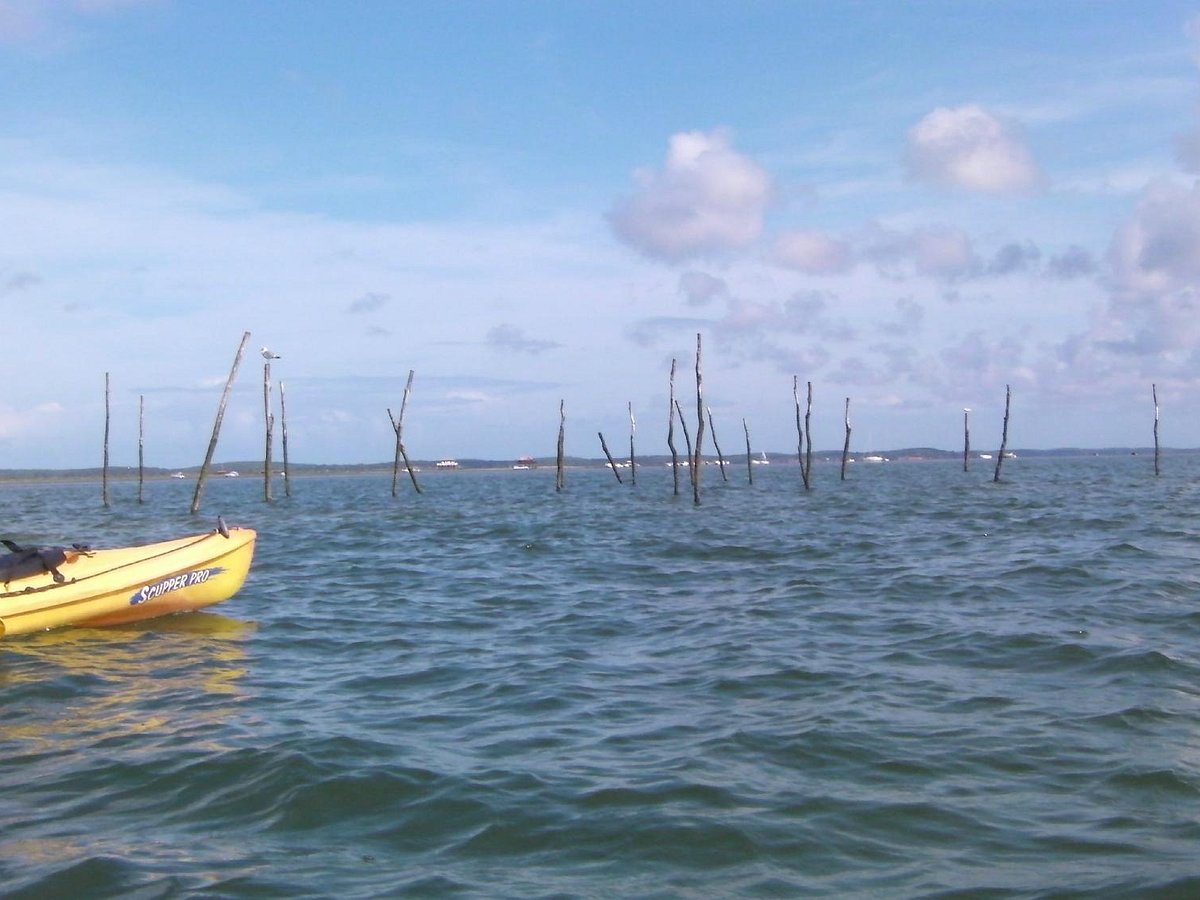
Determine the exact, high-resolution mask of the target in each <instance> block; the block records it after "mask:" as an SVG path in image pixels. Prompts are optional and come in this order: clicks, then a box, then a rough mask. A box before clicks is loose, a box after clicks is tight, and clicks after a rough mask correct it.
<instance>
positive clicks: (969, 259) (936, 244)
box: [862, 227, 982, 280]
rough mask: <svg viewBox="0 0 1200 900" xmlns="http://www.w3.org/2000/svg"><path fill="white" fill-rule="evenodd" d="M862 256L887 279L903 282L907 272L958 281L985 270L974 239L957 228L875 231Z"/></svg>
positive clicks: (883, 229)
mask: <svg viewBox="0 0 1200 900" xmlns="http://www.w3.org/2000/svg"><path fill="white" fill-rule="evenodd" d="M862 253H863V257H864V258H865V259H868V260H870V261H871V262H873V263H874V264H875V266H876V267H877V268H878V269H879V272H880V274H881V275H883V276H884V277H887V278H895V279H903V278H904V277H905V275H906V273H908V272H914V273H915V274H917V275H923V276H926V277H931V278H938V279H943V280H954V279H958V278H965V277H968V276H971V275H973V274H977V273H978V272H979V271H980V270H981V268H982V266H981V263H980V261H979V259H978V258H977V256H976V255H975V251H974V249H973V248H972V245H971V239H970V238H969V237H967V235H966V234H964V233H963V232H962V231H959V230H958V229H956V228H941V227H926V228H916V229H913V230H912V231H893V230H890V229H885V228H875V229H874V230H873V231H872V232H871V234H870V235H869V237H868V239H867V241H866V243H865V247H864V249H863V252H862Z"/></svg>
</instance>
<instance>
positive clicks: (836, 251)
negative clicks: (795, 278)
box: [772, 231, 854, 275]
mask: <svg viewBox="0 0 1200 900" xmlns="http://www.w3.org/2000/svg"><path fill="white" fill-rule="evenodd" d="M772 257H773V259H774V260H775V262H777V263H778V264H779V265H781V266H785V267H786V268H789V269H796V270H797V271H800V272H804V273H805V274H808V275H837V274H841V273H843V272H848V271H849V270H850V269H851V268H853V266H854V254H853V252H852V251H851V249H850V245H849V244H848V243H847V242H846V241H842V240H838V239H836V238H832V237H830V236H829V235H827V234H824V233H823V232H820V231H791V232H788V233H786V234H782V235H780V236H779V238H778V239H777V240H776V241H775V248H774V252H773V254H772Z"/></svg>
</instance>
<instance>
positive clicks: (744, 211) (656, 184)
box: [609, 131, 773, 262]
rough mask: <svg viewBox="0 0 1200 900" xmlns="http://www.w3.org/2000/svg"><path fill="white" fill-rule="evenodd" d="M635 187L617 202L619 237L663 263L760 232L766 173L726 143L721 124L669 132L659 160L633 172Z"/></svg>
mask: <svg viewBox="0 0 1200 900" xmlns="http://www.w3.org/2000/svg"><path fill="white" fill-rule="evenodd" d="M634 177H635V179H636V181H637V182H638V190H637V191H636V192H635V193H634V194H633V195H632V196H630V197H627V198H625V199H624V200H621V201H620V202H618V203H617V205H616V206H615V208H614V209H613V211H612V212H611V213H610V215H609V221H610V223H611V225H612V227H613V230H614V231H615V232H616V234H617V236H618V237H619V238H620V239H621V240H623V241H624V242H625V243H627V244H629V245H630V246H631V247H634V248H636V249H637V250H639V251H641V252H642V253H644V254H645V255H647V256H649V257H652V258H655V259H662V260H666V261H668V262H678V261H680V260H684V259H690V258H694V257H699V256H704V255H708V254H714V253H720V252H722V251H726V250H730V249H736V248H740V247H745V246H747V245H749V244H752V243H753V242H754V241H756V240H757V239H758V238H759V236H760V235H761V234H762V230H763V217H764V215H765V213H766V210H767V208H768V206H769V205H770V202H771V199H772V194H773V188H772V183H771V178H770V176H769V175H768V174H767V173H766V171H765V170H764V169H763V168H762V167H760V166H759V165H758V164H757V163H755V162H754V161H753V160H751V159H749V158H748V157H746V156H743V155H742V154H740V153H738V152H737V151H736V150H734V149H733V147H732V146H731V145H730V141H729V136H728V134H726V133H725V132H724V131H714V132H711V133H708V134H706V133H704V132H699V131H689V132H681V133H679V134H675V135H672V136H671V140H670V146H669V149H668V152H667V159H666V163H665V165H664V167H663V168H662V169H658V170H648V169H643V170H639V171H637V172H636V173H635V176H634Z"/></svg>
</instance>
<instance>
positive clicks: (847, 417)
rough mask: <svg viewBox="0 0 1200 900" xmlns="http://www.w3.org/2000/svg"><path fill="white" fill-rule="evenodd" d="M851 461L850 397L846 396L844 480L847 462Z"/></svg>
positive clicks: (843, 454) (843, 457)
mask: <svg viewBox="0 0 1200 900" xmlns="http://www.w3.org/2000/svg"><path fill="white" fill-rule="evenodd" d="M849 461H850V398H849V397H847V398H846V442H845V443H844V444H842V481H845V480H846V463H848V462H849Z"/></svg>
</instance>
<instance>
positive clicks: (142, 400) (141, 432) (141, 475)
mask: <svg viewBox="0 0 1200 900" xmlns="http://www.w3.org/2000/svg"><path fill="white" fill-rule="evenodd" d="M145 483H146V395H145V394H139V395H138V503H145V502H146V498H145V497H144V496H143V494H142V488H143V487H144V486H145Z"/></svg>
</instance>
